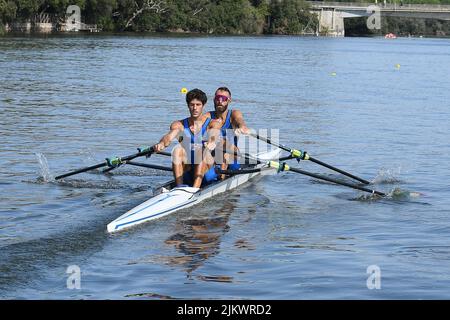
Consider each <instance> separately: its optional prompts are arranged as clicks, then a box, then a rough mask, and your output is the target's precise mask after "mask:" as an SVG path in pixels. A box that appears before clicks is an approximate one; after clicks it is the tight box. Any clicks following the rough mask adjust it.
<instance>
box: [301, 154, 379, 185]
mask: <svg viewBox="0 0 450 320" xmlns="http://www.w3.org/2000/svg"><path fill="white" fill-rule="evenodd" d="M308 160H309V161H312V162H314V163H317V164H319V165H321V166H323V167H326V168H328V169H331V170H333V171H336V172H339V173H340V174H343V175H344V176H347V177H350V178H352V179H355V180H358V181H359V182H362V183H364V184H370V182H369V181H367V180H365V179H363V178H360V177H357V176H355V175H353V174H351V173H348V172H346V171H344V170H341V169H339V168H336V167H333V166H331V165H329V164H327V163H325V162H322V161H320V160H318V159H315V158H313V157H311V156H310V157H309V159H308Z"/></svg>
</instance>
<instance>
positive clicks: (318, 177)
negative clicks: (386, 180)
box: [289, 168, 386, 197]
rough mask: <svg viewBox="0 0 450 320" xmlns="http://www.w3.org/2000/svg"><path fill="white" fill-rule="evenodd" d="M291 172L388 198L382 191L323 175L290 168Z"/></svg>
mask: <svg viewBox="0 0 450 320" xmlns="http://www.w3.org/2000/svg"><path fill="white" fill-rule="evenodd" d="M289 171H293V172H297V173H300V174H303V175H305V176H309V177H312V178H316V179H320V180H325V181H328V182H332V183H335V184H339V185H342V186H346V187H349V188H353V189H357V190H361V191H365V192H369V193H374V194H376V195H379V196H383V197H384V196H386V194H385V193H383V192H380V191H376V190H371V189H368V188H364V187H361V186H357V185H354V184H351V183H347V182H344V181H339V180H336V179H333V178H329V177H325V176H321V175H318V174H315V173H311V172H308V171H304V170H302V169H297V168H289Z"/></svg>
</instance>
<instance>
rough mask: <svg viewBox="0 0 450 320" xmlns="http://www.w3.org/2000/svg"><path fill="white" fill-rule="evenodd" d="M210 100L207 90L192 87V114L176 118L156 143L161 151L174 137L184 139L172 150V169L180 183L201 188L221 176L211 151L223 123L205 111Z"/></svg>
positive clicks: (189, 102)
mask: <svg viewBox="0 0 450 320" xmlns="http://www.w3.org/2000/svg"><path fill="white" fill-rule="evenodd" d="M207 100H208V99H207V97H206V94H205V93H204V92H203V91H201V90H199V89H193V90H191V91H189V92H188V93H187V94H186V103H187V106H188V108H189V113H190V117H189V118H186V119H183V120H179V121H175V122H173V123H172V124H171V126H170V131H169V132H168V133H167V134H166V135H164V136H163V137H162V138H161V140H160V142H159V143H157V144H155V145H154V146H153V148H154V150H155V151H156V152H161V151H162V150H164V149H165V148H166V147H168V146H169V145H170V144H171V142H172V141H173V140H174V139H178V141H179V142H180V145H178V146H176V147H175V148H174V149H173V152H172V169H173V175H174V178H175V183H176V185H177V187H184V186H188V185H190V186H192V187H193V188H200V187H201V186H202V185H206V184H208V183H211V182H212V181H215V180H217V178H218V175H217V173H216V172H215V168H214V159H213V158H212V155H211V152H212V151H213V150H214V149H215V148H216V143H217V141H218V140H219V139H220V128H221V126H220V122H217V121H211V118H210V116H209V115H208V116H206V115H205V114H203V108H204V107H205V104H206V102H207Z"/></svg>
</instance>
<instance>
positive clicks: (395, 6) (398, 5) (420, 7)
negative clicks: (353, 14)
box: [307, 0, 450, 11]
mask: <svg viewBox="0 0 450 320" xmlns="http://www.w3.org/2000/svg"><path fill="white" fill-rule="evenodd" d="M307 2H308V3H309V4H311V5H312V6H315V7H322V8H326V7H331V8H342V7H345V8H367V7H368V6H370V5H378V6H379V7H380V8H382V9H386V10H400V9H404V10H412V11H416V10H417V11H429V10H433V11H450V5H445V4H409V3H402V1H400V0H399V1H396V2H394V3H384V1H383V0H381V1H378V3H375V1H374V2H367V3H361V2H335V1H333V2H328V1H307Z"/></svg>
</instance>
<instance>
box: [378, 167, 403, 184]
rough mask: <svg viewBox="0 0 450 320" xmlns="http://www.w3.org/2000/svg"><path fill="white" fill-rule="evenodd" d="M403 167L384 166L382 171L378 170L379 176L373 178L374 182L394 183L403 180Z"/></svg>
mask: <svg viewBox="0 0 450 320" xmlns="http://www.w3.org/2000/svg"><path fill="white" fill-rule="evenodd" d="M401 171H402V167H398V168H390V169H388V168H382V169H381V170H380V171H378V174H377V176H376V177H375V178H374V179H373V181H372V183H373V184H394V183H400V182H402V180H400V178H399V176H400V174H401Z"/></svg>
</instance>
